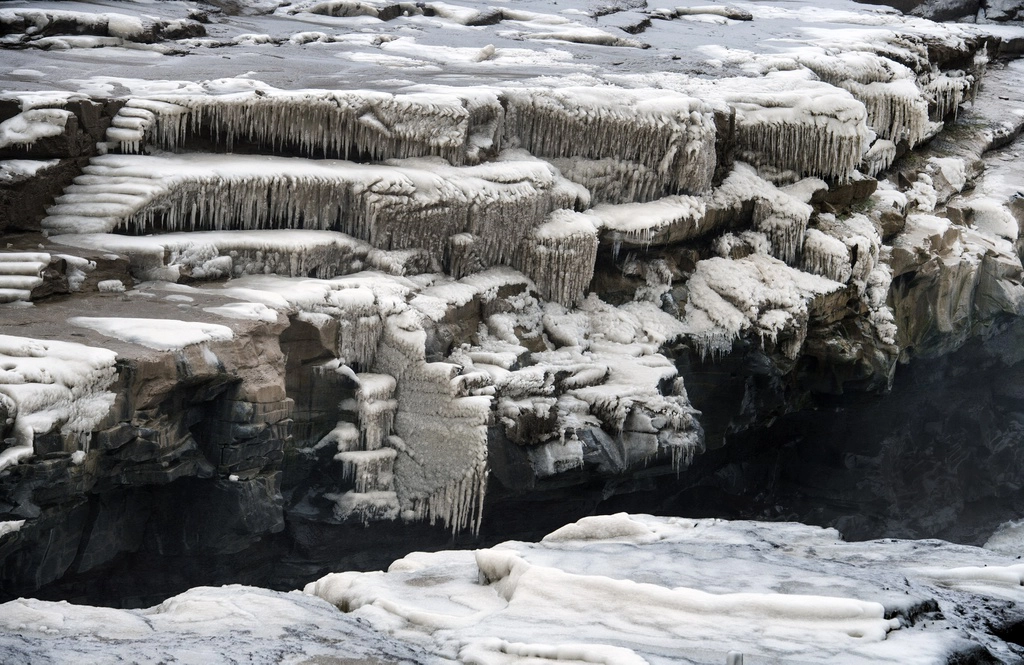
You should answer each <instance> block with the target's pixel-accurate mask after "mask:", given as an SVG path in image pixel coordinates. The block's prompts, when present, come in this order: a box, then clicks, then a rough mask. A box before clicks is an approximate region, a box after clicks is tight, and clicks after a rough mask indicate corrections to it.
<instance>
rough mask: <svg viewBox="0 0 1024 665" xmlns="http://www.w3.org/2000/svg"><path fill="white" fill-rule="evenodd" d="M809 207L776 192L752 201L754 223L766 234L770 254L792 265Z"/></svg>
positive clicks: (809, 212)
mask: <svg viewBox="0 0 1024 665" xmlns="http://www.w3.org/2000/svg"><path fill="white" fill-rule="evenodd" d="M811 211H812V208H811V206H810V205H808V204H806V203H803V202H801V201H799V200H797V199H796V198H794V197H791V196H788V195H786V194H784V193H783V192H778V193H777V195H776V196H774V197H773V198H772V199H758V200H757V201H755V203H754V227H755V228H756V229H757V230H758V231H760V232H762V233H764V234H765V235H766V236H767V237H768V240H769V242H770V243H771V246H772V255H773V256H775V257H776V258H778V259H781V260H783V261H785V262H786V263H788V264H790V265H793V264H795V263H796V262H797V260H798V259H799V256H800V250H801V249H802V246H803V240H804V231H806V230H807V222H808V221H809V220H810V218H811Z"/></svg>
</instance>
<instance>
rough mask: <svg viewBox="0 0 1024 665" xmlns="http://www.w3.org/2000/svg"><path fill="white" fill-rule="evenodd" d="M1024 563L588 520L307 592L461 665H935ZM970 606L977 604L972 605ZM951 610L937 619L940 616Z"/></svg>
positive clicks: (881, 545) (1012, 584)
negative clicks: (740, 661)
mask: <svg viewBox="0 0 1024 665" xmlns="http://www.w3.org/2000/svg"><path fill="white" fill-rule="evenodd" d="M1022 575H1024V566H1021V565H1020V564H1018V563H1017V562H1016V560H1015V559H1013V558H1012V555H1009V556H1008V555H1001V554H997V553H995V552H990V551H986V550H982V549H981V548H977V547H966V546H959V545H952V544H950V543H942V542H941V541H929V545H928V546H927V547H923V546H922V545H921V544H920V543H918V542H914V541H898V540H885V541H874V542H868V543H856V542H851V543H847V542H844V541H843V540H842V538H841V536H840V535H839V534H838V533H837V532H836V531H835V530H834V529H822V528H818V527H808V526H803V525H799V524H785V523H778V524H767V523H758V522H726V521H721V520H713V519H708V520H693V519H685V518H665V517H651V516H647V515H626V514H622V513H620V514H617V515H600V516H594V517H586V518H583V519H582V520H580V521H579V522H577V523H575V524H569V525H567V526H565V527H563V528H561V529H558V530H557V531H554V532H553V533H551V534H549V535H548V536H546V537H545V538H544V539H543V541H541V542H539V543H525V542H507V543H502V544H500V545H497V546H495V547H492V548H489V549H483V550H478V551H476V552H461V551H448V552H436V553H423V552H417V553H413V554H410V555H408V556H407V557H405V558H403V559H399V560H398V561H395V562H394V563H393V564H391V566H390V568H389V569H388V571H387V572H386V573H382V572H372V573H359V572H343V573H335V574H332V575H328V576H326V577H323V578H321V579H320V580H318V581H316V582H314V583H311V584H309V585H307V587H306V593H308V594H313V595H317V596H319V597H321V598H323V599H325V600H327V601H329V602H331V603H333V604H334V605H336V606H338V607H339V608H340V609H341V610H342V611H344V612H346V613H350V614H351V615H352V616H354V617H359V618H361V619H363V620H365V621H368V622H369V623H370V624H371V625H375V626H379V627H380V628H381V629H382V630H386V631H388V632H390V633H391V634H394V635H396V636H403V637H406V639H409V640H410V641H415V642H416V643H422V642H421V640H427V642H426V643H427V644H430V645H431V647H432V648H433V649H434V650H435V651H436V653H438V654H439V655H442V656H445V657H448V658H453V659H458V660H460V661H462V662H472V663H483V664H487V665H490V664H498V663H511V662H522V660H521V659H523V658H526V657H533V658H542V659H556V660H559V661H562V660H567V661H569V662H586V663H623V664H629V665H632V664H634V663H637V664H639V663H647V664H648V665H662V664H666V665H667V664H669V663H678V662H681V661H684V662H693V663H701V664H702V665H703V664H713V663H722V662H726V655H727V653H729V652H738V653H742V654H744V656H746V658H747V659H749V660H750V661H752V662H772V661H776V660H778V661H786V662H800V663H842V664H850V665H853V664H854V663H893V664H896V663H898V664H900V665H933V664H935V663H942V662H947V659H953V658H955V656H954V654H956V653H958V652H960V651H961V650H963V649H965V648H967V644H968V642H967V640H969V639H977V640H982V641H984V642H985V644H986V646H987V647H988V648H989V649H990V650H991V651H992V653H997V654H999V655H1000V656H1001V657H1008V658H1009V659H1010V660H1012V659H1013V655H1012V653H1011V649H1010V648H1009V647H1008V645H1007V644H1005V643H1002V644H1000V643H999V642H998V641H997V640H993V639H986V638H984V637H983V636H982V635H981V634H980V631H979V629H981V630H983V628H982V627H981V626H980V625H979V624H977V623H974V622H973V620H972V619H971V618H970V617H972V616H973V613H974V612H975V611H980V609H981V607H982V605H988V606H989V609H994V608H996V607H998V608H1003V609H1005V610H1008V611H1011V612H1012V610H1010V609H1009V608H1012V607H1013V606H1014V605H1015V604H1019V603H1020V602H1021V601H1022V600H1024V597H1022V593H1024V592H1022V591H1021V588H1022V587H1021V580H1022ZM967 608H971V609H967ZM936 610H937V611H936Z"/></svg>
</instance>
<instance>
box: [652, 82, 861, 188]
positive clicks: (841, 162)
mask: <svg viewBox="0 0 1024 665" xmlns="http://www.w3.org/2000/svg"><path fill="white" fill-rule="evenodd" d="M814 78H815V77H814V74H813V73H811V72H810V71H809V70H794V71H779V72H773V73H771V74H769V75H767V76H764V77H761V78H753V79H748V78H739V79H722V80H717V81H710V82H703V83H699V84H698V83H695V82H693V81H688V80H677V79H674V78H671V77H669V78H666V79H665V81H664V84H665V85H667V86H671V87H675V88H680V89H684V90H692V91H693V92H694V93H695V94H705V95H707V96H708V97H709V98H710V99H717V100H721V102H723V103H725V104H726V105H728V107H730V108H732V109H735V111H736V122H735V140H736V151H737V153H736V154H737V157H738V158H739V159H742V160H743V161H746V162H749V163H751V164H754V165H756V166H758V167H769V168H771V169H776V170H779V171H783V172H786V171H791V172H793V173H795V174H797V175H802V176H816V177H823V178H835V179H838V180H845V179H846V178H848V177H849V176H850V174H851V173H853V171H854V170H855V169H856V168H857V165H858V164H860V162H861V158H862V157H863V155H864V152H865V151H866V150H867V149H868V146H869V143H870V140H871V138H872V136H871V130H870V129H869V128H868V125H867V120H868V116H867V111H866V110H865V108H864V104H862V103H861V102H860V101H859V100H857V99H856V98H854V96H853V95H851V94H850V93H849V92H847V91H846V90H843V89H841V88H837V87H835V86H832V85H829V84H828V83H824V82H821V81H817V80H814Z"/></svg>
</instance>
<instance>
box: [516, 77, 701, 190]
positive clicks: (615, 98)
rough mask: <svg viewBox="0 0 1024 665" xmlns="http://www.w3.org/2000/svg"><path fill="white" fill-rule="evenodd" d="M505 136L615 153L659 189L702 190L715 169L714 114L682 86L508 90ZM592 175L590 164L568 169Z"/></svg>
mask: <svg viewBox="0 0 1024 665" xmlns="http://www.w3.org/2000/svg"><path fill="white" fill-rule="evenodd" d="M504 101H505V104H506V109H507V110H506V116H505V129H504V133H505V137H506V140H507V141H516V142H518V144H519V145H520V146H521V147H522V148H524V149H526V150H527V151H529V152H530V153H531V154H534V155H537V156H538V157H545V158H550V159H558V158H572V157H576V158H581V159H583V160H603V159H609V158H614V159H615V160H618V161H620V162H623V163H626V164H631V165H633V164H635V165H638V166H639V167H640V168H641V169H644V170H646V172H649V173H650V174H652V176H651V177H652V178H653V179H655V182H656V183H657V187H658V189H659V190H660V191H657V190H656V191H650V189H651V188H650V187H648V186H641V187H638V186H637V185H634V186H633V187H631V188H630V189H634V190H637V191H634V192H633V194H635V195H639V196H643V195H645V194H647V195H663V194H674V193H679V192H686V193H700V192H703V191H705V190H706V189H707V188H708V187H709V186H710V185H711V177H712V175H713V172H714V169H715V136H716V130H715V122H714V115H713V114H712V113H711V109H710V107H709V106H707V105H706V104H705V103H704V102H702V101H700V100H698V99H695V98H693V97H688V96H685V95H682V94H679V93H674V92H669V91H665V90H654V89H625V88H618V87H607V88H581V87H569V88H559V89H543V88H530V89H524V90H506V91H505V92H504ZM570 172H572V173H574V174H575V175H577V176H583V178H582V179H581V181H580V182H581V183H582V184H583V185H584V186H587V187H588V188H589V187H590V186H591V185H593V184H596V183H593V182H591V181H590V179H589V178H587V177H586V176H587V174H588V173H594V174H595V175H598V177H599V178H601V177H603V178H607V177H608V176H607V175H604V176H601V174H599V173H595V172H594V171H593V169H592V168H590V169H588V168H577V169H575V170H572V169H571V170H570Z"/></svg>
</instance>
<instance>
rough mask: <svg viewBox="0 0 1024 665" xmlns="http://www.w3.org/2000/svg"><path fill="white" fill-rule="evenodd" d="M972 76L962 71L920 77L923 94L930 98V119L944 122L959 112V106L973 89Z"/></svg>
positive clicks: (934, 73)
mask: <svg viewBox="0 0 1024 665" xmlns="http://www.w3.org/2000/svg"><path fill="white" fill-rule="evenodd" d="M974 80H975V79H974V76H973V75H971V74H965V73H964V72H962V71H959V70H956V71H949V72H933V73H929V74H926V75H925V76H923V77H921V83H922V86H923V88H924V90H925V92H926V93H927V94H928V95H929V97H930V98H931V104H930V105H929V111H930V118H931V119H932V120H934V121H936V122H941V121H943V120H945V119H946V118H947V117H949V116H950V115H954V117H955V114H956V113H957V112H958V111H959V109H960V104H961V103H962V102H963V101H964V100H965V99H966V98H967V96H968V95H969V94H970V92H971V90H973V88H974Z"/></svg>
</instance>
